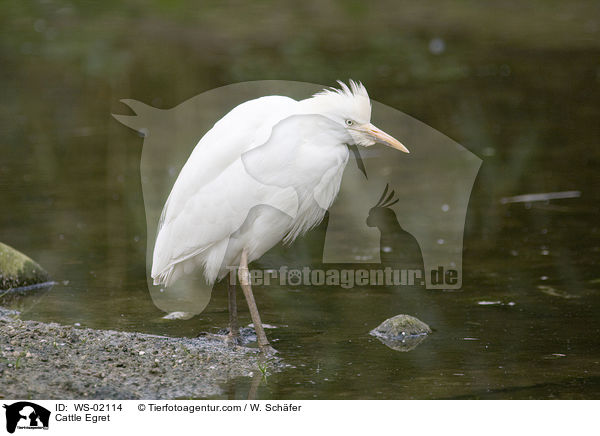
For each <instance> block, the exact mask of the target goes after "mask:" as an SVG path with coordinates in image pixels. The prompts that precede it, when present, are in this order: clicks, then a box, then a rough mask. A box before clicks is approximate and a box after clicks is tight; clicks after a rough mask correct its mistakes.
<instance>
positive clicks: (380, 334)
mask: <svg viewBox="0 0 600 436" xmlns="http://www.w3.org/2000/svg"><path fill="white" fill-rule="evenodd" d="M370 334H371V335H373V336H375V337H376V338H377V339H379V340H380V341H381V342H383V343H384V344H385V345H387V346H388V347H390V348H391V349H392V350H396V351H410V350H412V349H414V348H415V347H416V346H417V345H419V344H420V343H421V342H422V341H423V340H424V339H425V338H426V337H427V335H429V334H431V328H429V326H428V325H427V324H425V323H424V322H423V321H421V320H420V319H417V318H415V317H414V316H410V315H396V316H394V317H393V318H389V319H386V320H385V321H383V322H382V323H381V324H380V325H379V326H378V327H377V328H375V329H373V330H371V332H370Z"/></svg>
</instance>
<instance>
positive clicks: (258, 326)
mask: <svg viewBox="0 0 600 436" xmlns="http://www.w3.org/2000/svg"><path fill="white" fill-rule="evenodd" d="M238 276H239V279H240V285H241V287H242V291H244V297H246V301H247V302H248V309H250V316H251V317H252V322H253V323H254V330H255V331H256V339H257V341H258V347H259V348H260V351H262V352H263V353H274V352H275V350H274V349H273V347H271V345H270V344H269V341H268V339H267V335H265V330H264V329H263V325H262V322H261V320H260V314H259V313H258V308H257V307H256V301H254V295H253V294H252V286H251V285H250V272H249V271H248V252H247V251H246V249H245V248H244V250H243V251H242V257H241V259H240V267H239V269H238Z"/></svg>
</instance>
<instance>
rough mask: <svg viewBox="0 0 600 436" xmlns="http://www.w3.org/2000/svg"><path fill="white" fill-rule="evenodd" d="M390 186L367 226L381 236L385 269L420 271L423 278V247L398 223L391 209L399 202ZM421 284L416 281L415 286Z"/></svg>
mask: <svg viewBox="0 0 600 436" xmlns="http://www.w3.org/2000/svg"><path fill="white" fill-rule="evenodd" d="M388 190H389V185H386V186H385V189H384V191H383V194H382V195H381V197H380V198H379V201H378V202H377V204H376V205H375V206H374V207H372V208H371V210H370V211H369V216H368V217H367V226H369V227H377V229H379V232H380V233H381V236H380V240H379V241H380V245H379V250H380V259H381V264H382V266H384V267H391V268H393V269H395V270H418V271H420V272H421V277H423V275H422V274H423V271H424V268H423V255H422V253H421V247H420V246H419V243H418V242H417V240H416V239H415V237H414V236H413V235H411V234H410V233H408V232H407V231H406V230H404V229H403V228H402V226H401V225H400V223H399V222H398V217H397V216H396V212H394V210H393V209H392V208H391V206H393V205H394V204H396V203H397V202H398V199H394V191H393V190H392V191H391V192H388ZM420 283H421V280H420V279H417V280H415V285H419V284H420Z"/></svg>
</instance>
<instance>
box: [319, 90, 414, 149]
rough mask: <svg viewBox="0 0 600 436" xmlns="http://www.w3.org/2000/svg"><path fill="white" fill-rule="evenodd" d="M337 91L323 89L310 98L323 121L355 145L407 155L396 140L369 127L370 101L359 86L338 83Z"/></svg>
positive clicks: (402, 146)
mask: <svg viewBox="0 0 600 436" xmlns="http://www.w3.org/2000/svg"><path fill="white" fill-rule="evenodd" d="M338 83H339V85H340V89H335V88H332V89H325V90H323V91H321V92H319V93H317V94H315V95H314V96H313V98H312V101H313V104H314V106H313V107H316V108H317V109H318V110H319V112H320V113H322V114H323V115H325V116H326V117H327V118H329V119H332V120H333V121H335V122H337V123H340V124H342V125H343V126H344V128H345V129H346V131H347V132H348V134H349V135H350V137H351V138H352V139H353V141H354V144H355V145H360V146H363V147H370V146H371V145H373V144H375V143H377V142H379V143H381V144H384V145H387V146H389V147H392V148H395V149H397V150H400V151H403V152H404V153H409V151H408V149H407V148H406V147H405V146H404V145H402V143H401V142H400V141H398V140H397V139H396V138H394V137H392V136H391V135H388V134H387V133H385V132H384V131H382V130H381V129H379V128H377V127H375V126H374V125H373V124H371V100H370V99H369V94H368V93H367V90H366V88H365V87H364V86H363V84H362V83H360V82H358V83H357V82H355V81H353V80H350V86H348V85H346V84H345V83H344V82H341V81H339V80H338Z"/></svg>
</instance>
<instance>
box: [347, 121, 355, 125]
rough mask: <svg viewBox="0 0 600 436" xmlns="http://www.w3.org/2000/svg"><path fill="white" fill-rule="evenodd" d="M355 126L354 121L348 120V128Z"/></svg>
mask: <svg viewBox="0 0 600 436" xmlns="http://www.w3.org/2000/svg"><path fill="white" fill-rule="evenodd" d="M353 124H354V121H352V120H346V125H347V126H351V125H353Z"/></svg>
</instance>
